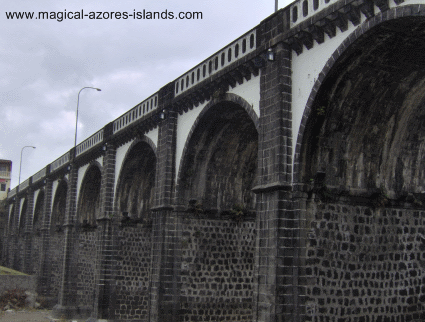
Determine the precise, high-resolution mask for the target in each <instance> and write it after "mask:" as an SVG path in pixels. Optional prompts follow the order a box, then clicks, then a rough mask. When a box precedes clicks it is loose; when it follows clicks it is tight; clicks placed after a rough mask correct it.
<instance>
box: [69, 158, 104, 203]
mask: <svg viewBox="0 0 425 322" xmlns="http://www.w3.org/2000/svg"><path fill="white" fill-rule="evenodd" d="M96 161H97V162H99V164H100V166H102V167H103V155H101V156H100V157H98V158H97V159H96ZM89 166H90V163H88V164H85V165H83V166H82V167H80V168H78V177H77V198H76V200H75V202H76V206H77V205H78V197H79V196H80V190H81V185H82V183H83V180H84V175H85V174H86V171H87V169H88V167H89ZM76 209H77V208H76Z"/></svg>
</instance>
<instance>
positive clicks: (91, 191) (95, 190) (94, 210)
mask: <svg viewBox="0 0 425 322" xmlns="http://www.w3.org/2000/svg"><path fill="white" fill-rule="evenodd" d="M101 179H102V174H101V172H100V170H99V168H98V167H97V166H92V167H90V168H89V169H88V170H87V172H86V174H85V176H84V181H83V183H82V185H81V186H82V188H81V197H80V203H79V207H78V213H77V216H78V221H79V223H80V224H82V223H88V224H91V225H94V224H96V218H98V214H99V211H100V184H101Z"/></svg>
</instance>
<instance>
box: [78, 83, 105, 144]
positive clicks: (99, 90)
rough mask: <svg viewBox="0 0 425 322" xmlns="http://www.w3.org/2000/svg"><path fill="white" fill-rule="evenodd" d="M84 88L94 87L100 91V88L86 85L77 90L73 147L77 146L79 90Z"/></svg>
mask: <svg viewBox="0 0 425 322" xmlns="http://www.w3.org/2000/svg"><path fill="white" fill-rule="evenodd" d="M86 88H91V89H95V90H97V91H98V92H100V91H101V89H100V88H96V87H90V86H87V87H83V88H82V89H80V91H79V92H78V99H77V113H76V118H75V139H74V148H75V147H76V146H77V129H78V106H79V105H80V93H81V91H82V90H83V89H86Z"/></svg>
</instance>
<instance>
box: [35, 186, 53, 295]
mask: <svg viewBox="0 0 425 322" xmlns="http://www.w3.org/2000/svg"><path fill="white" fill-rule="evenodd" d="M45 180H46V186H45V189H44V202H43V210H42V226H41V250H40V262H39V270H38V271H39V276H38V279H37V293H38V294H40V295H43V296H49V295H50V261H49V256H48V253H49V249H50V220H51V215H52V198H53V196H52V189H53V182H52V179H50V178H46V179H45Z"/></svg>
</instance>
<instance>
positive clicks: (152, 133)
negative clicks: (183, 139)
mask: <svg viewBox="0 0 425 322" xmlns="http://www.w3.org/2000/svg"><path fill="white" fill-rule="evenodd" d="M145 136H147V137H148V138H149V139H151V140H152V142H153V143H154V144H155V146H158V127H156V128H154V129H153V130H151V131H149V132H148V133H146V134H145Z"/></svg>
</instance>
